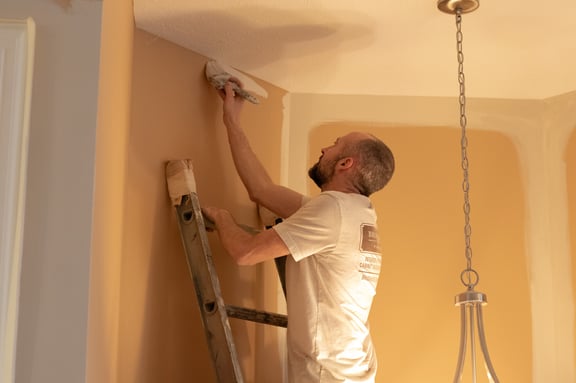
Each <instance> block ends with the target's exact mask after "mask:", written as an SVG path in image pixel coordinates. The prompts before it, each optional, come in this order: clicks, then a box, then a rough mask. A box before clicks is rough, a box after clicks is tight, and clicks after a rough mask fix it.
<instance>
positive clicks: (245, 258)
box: [233, 254, 257, 266]
mask: <svg viewBox="0 0 576 383" xmlns="http://www.w3.org/2000/svg"><path fill="white" fill-rule="evenodd" d="M233 258H234V261H236V264H237V265H238V266H253V265H255V264H256V263H257V262H254V257H250V255H248V254H242V255H237V256H235V257H233Z"/></svg>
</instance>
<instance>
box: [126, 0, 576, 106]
mask: <svg viewBox="0 0 576 383" xmlns="http://www.w3.org/2000/svg"><path fill="white" fill-rule="evenodd" d="M544 5H546V6H547V7H544ZM134 15H135V20H136V26H137V27H138V28H140V29H143V30H146V31H148V32H150V33H152V34H155V35H158V36H160V37H162V38H164V39H167V40H170V41H172V42H174V43H176V44H179V45H182V46H184V47H186V48H188V49H190V50H193V51H195V52H197V53H200V54H202V55H205V56H207V57H209V58H213V59H217V60H219V61H221V62H224V63H226V64H229V65H231V66H233V67H235V68H237V69H239V70H241V71H244V72H246V73H248V74H250V75H252V76H254V77H256V78H260V79H263V80H266V81H268V82H270V83H273V84H275V85H277V86H279V87H281V88H284V89H286V90H287V91H289V92H293V93H321V94H353V95H409V96H455V94H456V93H457V92H458V83H457V67H458V63H457V58H456V26H455V19H454V16H452V15H448V14H444V13H442V12H440V11H438V10H437V8H436V0H397V1H387V0H369V1H349V0H346V1H344V0H290V1H270V0H134ZM462 29H463V33H464V44H463V46H464V70H465V74H466V93H467V95H468V96H472V97H490V98H517V99H543V98H547V97H551V96H555V95H559V94H563V93H567V92H570V91H575V90H576V1H574V0H556V1H553V2H538V1H535V0H506V1H491V2H489V1H482V2H481V4H480V8H479V9H478V10H476V11H475V12H473V13H469V14H465V15H464V16H463V27H462Z"/></svg>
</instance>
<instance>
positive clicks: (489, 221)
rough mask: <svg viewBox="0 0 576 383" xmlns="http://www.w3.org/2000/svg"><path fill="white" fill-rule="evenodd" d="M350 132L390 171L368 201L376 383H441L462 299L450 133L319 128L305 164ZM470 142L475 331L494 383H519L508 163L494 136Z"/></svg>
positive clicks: (513, 157)
mask: <svg viewBox="0 0 576 383" xmlns="http://www.w3.org/2000/svg"><path fill="white" fill-rule="evenodd" d="M354 130H362V131H368V132H370V133H372V134H375V135H376V136H378V137H380V138H381V139H382V140H383V141H385V142H386V143H388V144H389V146H390V147H391V149H392V150H393V151H394V153H395V158H396V161H397V168H396V174H395V176H394V178H393V180H392V181H391V183H390V184H389V185H388V186H387V187H386V188H385V189H384V190H383V191H381V192H379V193H376V194H375V195H374V196H373V197H372V198H371V199H372V201H373V202H374V204H375V206H376V210H377V212H378V216H379V229H380V233H381V237H382V240H383V243H382V247H383V249H384V250H383V270H382V273H381V276H380V282H379V284H378V291H377V297H376V300H375V303H374V308H373V311H372V314H371V318H370V321H371V326H372V334H373V336H374V340H375V342H376V345H377V354H378V363H379V373H378V376H377V381H378V382H387V381H390V382H399V383H400V382H402V383H403V382H406V383H409V382H421V381H426V382H438V383H439V382H446V381H450V380H451V378H452V377H453V374H454V369H455V366H456V360H457V356H458V355H457V351H458V341H459V310H458V309H457V308H455V307H454V305H453V297H454V296H455V295H456V294H457V293H460V292H462V291H464V290H465V287H464V286H463V285H462V284H461V283H460V279H459V275H460V272H461V271H462V270H463V269H464V268H465V267H466V262H465V257H464V240H463V238H464V236H463V226H464V217H463V214H462V204H463V194H462V190H461V187H460V185H461V179H462V170H461V168H460V151H459V140H460V131H459V130H457V129H452V128H447V127H431V126H421V127H411V126H402V127H401V128H398V127H394V126H386V125H380V124H366V123H358V124H355V123H353V122H348V123H326V124H322V125H320V126H318V127H315V128H313V129H312V130H311V133H310V148H311V153H310V154H309V156H310V157H311V158H312V161H314V160H315V157H316V154H317V153H318V150H314V149H312V148H319V147H322V146H325V145H326V143H328V142H332V141H333V140H334V138H335V137H338V136H341V135H343V134H345V133H346V132H349V131H354ZM470 142H471V147H470V148H469V158H470V162H471V164H470V166H471V175H470V177H471V179H470V183H471V191H470V194H471V195H470V199H471V216H472V231H473V235H472V249H473V251H474V264H473V266H474V267H475V268H476V270H477V271H478V272H479V273H480V277H481V283H480V284H479V286H478V290H479V291H482V292H485V293H486V294H487V296H488V300H489V305H488V306H487V307H486V309H485V321H486V330H487V337H488V344H489V346H490V350H491V357H492V358H493V359H494V363H495V366H496V370H497V373H498V377H499V378H500V379H501V381H503V382H504V381H510V382H529V381H531V371H530V369H524V368H523V367H524V366H529V365H530V364H531V357H532V355H531V326H530V319H529V318H530V303H529V288H528V287H529V283H528V276H527V271H526V268H525V267H523V266H522V265H523V264H524V263H525V259H524V257H525V256H524V251H523V250H524V244H523V239H524V232H523V230H522V228H523V221H524V219H525V217H524V213H523V207H524V199H523V196H522V182H521V179H520V174H519V171H518V170H519V169H518V167H519V164H518V155H517V153H516V150H515V149H514V146H513V144H512V143H511V141H510V140H508V139H507V138H506V137H505V136H503V135H502V134H499V133H494V132H478V131H475V132H473V133H471V134H470ZM495 184H497V185H498V187H493V185H495ZM494 265H497V267H493V266H494ZM515 265H518V266H515ZM510 286H515V288H510ZM511 302H513V303H512V304H511ZM519 318H520V320H518V319H519ZM479 382H484V380H479Z"/></svg>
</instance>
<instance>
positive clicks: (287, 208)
mask: <svg viewBox="0 0 576 383" xmlns="http://www.w3.org/2000/svg"><path fill="white" fill-rule="evenodd" d="M220 95H221V97H222V99H223V101H224V112H223V120H224V125H225V126H226V131H227V134H228V142H229V144H230V150H231V152H232V158H233V160H234V165H235V166H236V171H237V172H238V175H239V176H240V179H241V180H242V183H243V184H244V186H245V187H246V190H247V191H248V195H249V196H250V199H251V200H252V201H254V202H256V203H258V204H260V205H262V206H264V207H266V208H267V209H269V210H270V211H272V212H274V213H275V214H277V215H278V216H280V217H282V218H286V217H288V216H290V215H292V213H294V212H295V211H296V210H298V208H300V205H301V202H302V195H301V194H300V193H298V192H296V191H294V190H291V189H288V188H286V187H284V186H281V185H277V184H275V183H274V182H272V179H271V178H270V176H269V175H268V172H267V171H266V169H265V168H264V166H263V165H262V163H261V162H260V160H259V159H258V158H257V157H256V155H255V154H254V151H253V150H252V148H251V146H250V143H249V141H248V138H247V137H246V134H245V133H244V130H243V129H242V128H241V126H240V114H241V111H242V107H243V105H244V99H243V98H242V97H235V94H234V90H233V89H232V85H231V84H230V83H227V84H226V86H225V88H224V90H223V91H221V92H220Z"/></svg>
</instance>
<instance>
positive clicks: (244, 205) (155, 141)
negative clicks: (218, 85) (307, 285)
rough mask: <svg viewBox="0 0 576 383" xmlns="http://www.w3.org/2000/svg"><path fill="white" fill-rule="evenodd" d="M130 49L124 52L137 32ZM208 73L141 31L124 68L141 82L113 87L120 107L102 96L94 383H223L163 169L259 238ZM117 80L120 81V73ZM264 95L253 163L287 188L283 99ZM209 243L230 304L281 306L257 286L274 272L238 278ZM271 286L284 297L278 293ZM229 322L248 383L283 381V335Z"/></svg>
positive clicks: (252, 130)
mask: <svg viewBox="0 0 576 383" xmlns="http://www.w3.org/2000/svg"><path fill="white" fill-rule="evenodd" d="M121 24H122V23H120V28H121V29H122V28H123V26H122V25H121ZM125 25H126V24H125V23H124V26H125ZM123 37H124V38H125V39H126V40H124V39H123V41H124V42H126V43H127V42H128V41H129V39H130V38H131V31H128V32H127V35H123ZM114 44H116V47H117V48H119V47H120V46H122V43H120V44H118V43H117V42H116V43H114ZM110 45H111V46H112V45H113V43H110ZM110 49H111V50H110V51H111V52H112V51H114V49H113V48H110ZM127 51H128V52H129V51H131V47H128V49H127ZM116 53H120V54H121V55H122V53H121V52H118V51H116ZM109 59H111V58H110V57H109ZM114 59H115V60H117V57H116V58H114ZM131 59H132V60H133V61H131ZM111 60H112V59H111ZM206 61H207V59H206V58H205V57H203V56H200V55H198V54H195V53H193V52H190V51H188V50H185V49H183V48H181V47H179V46H176V45H174V44H171V43H168V42H166V41H164V40H161V39H158V38H156V37H155V36H152V35H149V34H147V33H146V32H143V31H140V30H135V31H134V41H133V57H125V58H124V60H120V62H119V63H120V64H121V66H120V68H123V69H127V68H129V70H130V71H131V72H132V75H131V88H129V89H127V88H126V85H128V86H130V80H127V79H126V78H122V79H120V81H119V82H118V83H116V85H117V86H118V87H119V88H120V89H121V92H120V94H118V93H116V96H114V92H115V91H116V90H115V88H114V87H112V86H111V85H110V84H111V83H110V82H109V83H108V86H107V87H105V88H104V87H103V89H104V91H103V93H102V95H101V96H102V102H103V103H104V105H108V107H109V108H110V110H109V117H108V118H107V119H106V121H105V122H104V121H103V124H102V125H105V124H106V123H108V124H110V125H108V126H102V129H103V132H102V133H101V134H100V135H99V142H98V147H99V149H100V151H99V153H100V156H99V161H98V164H99V166H100V171H99V173H98V174H99V175H100V176H101V178H99V180H100V183H99V185H101V186H100V187H99V188H98V193H97V194H98V196H99V197H98V198H97V201H98V202H99V204H98V205H97V211H98V212H99V213H97V220H96V221H97V225H95V226H96V228H95V230H96V231H95V236H96V238H97V239H96V242H97V243H98V245H97V246H96V247H95V253H94V254H95V261H94V264H95V265H94V270H93V281H94V282H93V285H92V287H93V288H94V289H96V290H97V291H95V292H94V297H95V299H94V301H93V302H95V303H94V305H93V306H92V310H91V313H92V315H91V319H92V324H93V325H92V326H91V330H92V331H91V340H92V343H91V349H92V350H93V353H92V354H91V355H92V359H91V367H92V368H91V369H90V376H89V379H90V381H94V382H101V381H107V382H121V383H129V382H138V383H144V382H184V381H203V382H211V381H215V375H214V372H213V370H212V366H211V360H210V359H209V354H208V351H207V343H206V341H205V335H204V331H203V328H202V324H201V320H200V316H199V311H198V307H197V302H196V297H195V292H194V288H193V284H192V282H191V278H190V275H189V272H188V268H187V264H186V261H185V255H184V251H183V248H182V246H181V243H180V237H179V233H178V229H177V226H176V219H175V214H174V211H173V209H172V207H171V205H170V201H169V199H168V195H167V188H166V183H165V178H164V165H165V162H166V161H168V160H171V159H179V158H191V159H193V161H194V164H195V176H196V182H197V186H198V194H199V197H200V201H201V202H202V203H203V204H205V205H208V204H213V205H217V206H222V207H226V208H228V209H230V210H231V211H232V212H233V213H234V214H235V216H236V217H237V219H238V220H239V221H241V222H244V223H246V224H250V225H253V226H255V225H257V224H258V221H257V214H256V210H255V206H254V205H253V204H252V203H250V202H249V199H248V197H247V194H246V192H245V191H244V189H243V187H242V185H241V183H240V181H239V178H238V177H237V176H236V173H235V170H234V167H233V164H232V160H231V157H230V155H229V150H228V147H227V140H226V136H225V131H224V127H223V125H222V123H221V111H220V104H221V101H220V99H219V97H218V96H217V93H216V92H215V91H214V90H213V89H212V88H211V87H210V86H209V85H208V82H207V81H206V79H205V77H204V72H203V71H204V64H205V63H206ZM127 64H128V66H127ZM108 69H109V70H110V72H109V73H108V75H109V76H110V78H111V79H112V78H113V76H114V73H115V72H114V70H113V69H112V67H110V68H108ZM121 73H123V72H121ZM119 75H122V74H119ZM124 75H125V73H124ZM128 77H129V76H128ZM262 85H263V86H265V87H266V89H267V91H268V93H269V98H268V100H266V101H265V102H263V103H262V104H261V105H259V106H252V105H247V106H246V111H245V121H246V129H247V134H248V135H249V137H250V138H251V140H252V141H253V142H254V146H255V151H256V152H257V154H258V155H259V156H260V157H261V158H262V159H263V161H264V163H265V166H266V167H267V168H268V170H269V171H270V173H271V175H272V176H273V177H274V178H278V176H279V166H280V157H279V148H280V126H281V121H282V105H281V98H282V96H283V95H284V92H283V91H282V90H280V89H278V88H275V87H273V86H269V85H267V84H262ZM127 91H128V93H129V95H126V93H125V92H127ZM106 94H110V95H111V97H118V98H119V99H120V100H119V101H120V102H121V103H122V106H120V107H118V108H117V109H115V110H112V108H114V106H116V105H118V104H117V103H115V102H113V101H112V100H111V99H107V97H106ZM127 100H129V105H128V108H129V109H126V106H127V105H126V104H127V103H126V101H127ZM128 110H129V111H130V113H129V114H127V111H128ZM106 132H107V133H106ZM114 132H115V133H114ZM107 153H109V156H107V155H106V154H107ZM114 164H115V165H116V166H114ZM107 172H108V175H106V173H107ZM211 240H212V249H213V255H214V258H215V262H216V267H217V269H218V270H219V274H220V279H221V285H222V290H223V295H224V298H225V300H226V302H227V303H230V304H235V305H242V306H246V307H258V308H262V309H267V310H273V309H274V308H275V307H276V305H277V303H276V294H275V293H273V294H272V293H270V291H267V289H266V286H264V288H263V287H262V284H261V283H258V281H264V282H266V281H268V280H271V278H270V276H269V275H267V274H269V273H270V272H271V271H272V270H271V269H270V268H269V267H267V266H264V267H263V266H258V267H253V268H240V267H238V266H236V265H235V264H233V263H232V262H231V261H230V260H229V259H228V257H227V255H226V254H224V253H223V251H222V250H221V248H220V247H219V244H218V241H217V238H216V236H215V235H211ZM271 284H272V285H273V286H272V289H273V290H274V291H275V290H276V288H275V286H276V284H277V281H275V280H274V281H273V282H271ZM107 314H109V315H107ZM231 322H232V328H233V332H234V334H235V337H236V341H237V348H238V352H239V355H240V359H241V362H242V366H243V369H244V373H245V376H246V378H247V381H258V382H261V381H279V379H280V376H281V373H282V368H281V365H280V356H279V348H278V346H277V344H278V336H279V333H278V332H277V331H268V330H264V329H262V328H261V326H259V325H255V324H251V323H249V322H242V321H235V320H232V321H231ZM107 349H109V350H110V353H109V354H106V350H107ZM262 366H266V367H265V368H262ZM103 379H104V380H103Z"/></svg>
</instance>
